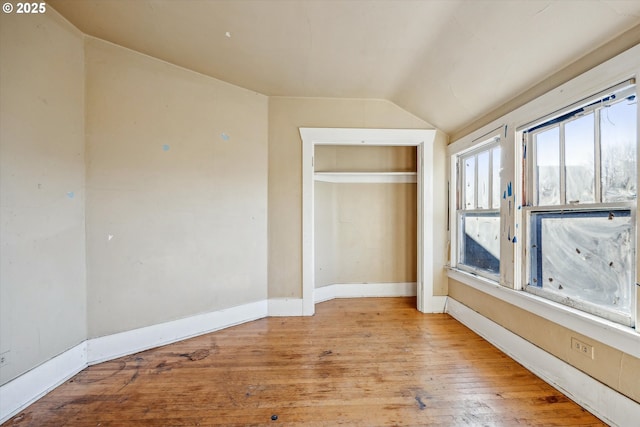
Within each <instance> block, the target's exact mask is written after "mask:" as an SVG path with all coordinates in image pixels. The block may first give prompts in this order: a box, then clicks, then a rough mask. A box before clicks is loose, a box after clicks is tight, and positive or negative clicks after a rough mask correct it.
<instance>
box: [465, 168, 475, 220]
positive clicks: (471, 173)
mask: <svg viewBox="0 0 640 427" xmlns="http://www.w3.org/2000/svg"><path fill="white" fill-rule="evenodd" d="M475 171H476V157H475V156H471V157H467V158H466V159H464V209H475V207H476V203H475V200H474V198H475V190H476V187H475V180H476V173H475Z"/></svg>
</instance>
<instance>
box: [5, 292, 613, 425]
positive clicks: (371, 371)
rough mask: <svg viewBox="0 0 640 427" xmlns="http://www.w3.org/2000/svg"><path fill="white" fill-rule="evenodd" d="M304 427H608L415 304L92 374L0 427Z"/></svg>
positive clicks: (270, 325)
mask: <svg viewBox="0 0 640 427" xmlns="http://www.w3.org/2000/svg"><path fill="white" fill-rule="evenodd" d="M272 415H277V416H278V419H277V420H271V417H272ZM302 424H304V425H311V426H313V425H318V426H324V425H366V426H371V425H403V426H411V425H415V426H424V425H433V426H515V425H520V426H602V425H605V424H603V423H602V422H601V421H600V420H598V419H597V418H596V417H594V416H593V415H591V414H590V413H588V412H587V411H585V410H584V409H582V408H580V407H579V406H578V405H577V404H575V403H574V402H572V401H571V400H569V399H568V398H567V397H566V396H564V395H563V394H562V393H560V392H559V391H557V390H555V389H554V388H552V387H551V386H549V385H548V384H546V383H545V382H543V381H542V380H540V379H539V378H537V377H536V376H535V375H533V374H532V373H530V372H529V371H527V370H526V369H525V368H524V367H522V366H521V365H519V364H518V363H516V362H514V361H513V360H512V359H510V358H509V357H508V356H506V355H505V354H504V353H502V352H500V351H499V350H497V349H496V348H495V347H493V346H491V345H490V344H489V343H487V342H486V341H485V340H483V339H482V338H480V337H479V336H478V335H476V334H474V333H473V332H472V331H470V330H469V329H467V328H466V327H465V326H463V325H461V324H460V323H459V322H457V321H456V320H455V319H453V318H451V317H450V316H448V315H446V314H433V315H425V314H422V313H419V312H418V311H417V310H416V309H415V298H363V299H349V300H333V301H328V302H325V303H322V304H319V305H317V307H316V315H315V316H313V317H304V318H303V317H292V318H268V319H262V320H258V321H255V322H250V323H247V324H243V325H238V326H234V327H231V328H228V329H225V330H222V331H218V332H215V333H211V334H207V335H203V336H200V337H197V338H193V339H189V340H186V341H182V342H179V343H176V344H172V345H168V346H165V347H161V348H157V349H153V350H149V351H145V352H141V353H138V354H136V355H132V356H127V357H123V358H120V359H117V360H113V361H109V362H105V363H102V364H100V365H96V366H92V367H89V368H87V369H85V370H83V371H82V372H80V373H79V374H78V375H76V376H75V377H74V378H72V379H71V380H69V381H67V382H66V383H65V384H63V385H62V386H60V387H58V388H57V389H56V390H54V391H52V392H51V393H49V394H48V395H47V396H45V397H44V398H42V399H41V400H39V401H38V402H36V403H34V404H33V405H31V406H30V407H28V408H27V409H25V410H24V411H23V412H22V413H20V414H19V415H17V416H16V417H14V418H13V419H11V420H9V421H8V422H7V423H6V424H5V425H7V426H74V427H76V426H80V427H82V426H101V427H106V426H134V427H135V426H195V425H200V426H207V425H211V426H213V425H225V426H233V425H238V426H246V425H269V426H276V425H302Z"/></svg>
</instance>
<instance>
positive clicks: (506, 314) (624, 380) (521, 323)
mask: <svg viewBox="0 0 640 427" xmlns="http://www.w3.org/2000/svg"><path fill="white" fill-rule="evenodd" d="M449 295H450V296H451V297H452V298H454V299H455V300H457V301H460V302H461V303H463V304H465V305H466V306H468V307H469V308H471V309H473V310H474V311H477V312H478V313H480V314H482V315H483V316H485V317H487V318H489V319H491V320H493V321H494V322H496V323H498V324H499V325H501V326H503V327H504V328H506V329H508V330H510V331H511V332H513V333H515V334H517V335H519V336H521V337H522V338H524V339H526V340H527V341H529V342H531V343H533V344H535V345H536V346H538V347H540V348H542V349H543V350H545V351H547V352H549V353H551V354H553V355H554V356H556V357H557V358H559V359H561V360H564V361H565V362H567V363H569V364H570V365H572V366H575V367H576V368H577V369H580V370H581V371H583V372H585V373H587V374H588V375H590V376H592V377H593V378H595V379H597V380H598V381H600V382H602V383H604V384H606V385H608V386H609V387H611V388H613V389H614V390H617V391H619V392H620V393H622V394H624V395H626V396H628V397H630V398H631V399H634V400H635V401H637V402H640V359H637V358H635V357H633V356H630V355H628V354H626V353H623V352H621V351H619V350H616V349H614V348H611V347H609V346H607V345H605V344H603V343H601V342H598V341H595V340H593V339H592V338H590V337H587V336H584V335H581V334H578V333H576V332H574V331H572V330H570V329H567V328H565V327H563V326H561V325H558V324H556V323H553V322H551V321H549V320H547V319H545V318H543V317H540V316H537V315H535V314H533V313H530V312H528V311H526V310H522V309H520V308H517V307H514V306H513V305H511V304H509V303H506V302H504V301H501V300H499V299H496V298H493V297H491V296H489V295H487V294H485V293H483V292H480V291H478V290H476V289H473V288H471V287H469V286H466V285H464V284H462V283H460V282H458V281H456V280H452V279H450V280H449ZM514 319H517V321H514ZM571 337H575V338H577V339H579V340H580V341H582V342H584V343H587V344H590V345H592V346H593V347H594V354H595V358H594V359H590V358H587V357H584V356H583V355H582V354H579V353H577V352H575V351H572V350H571Z"/></svg>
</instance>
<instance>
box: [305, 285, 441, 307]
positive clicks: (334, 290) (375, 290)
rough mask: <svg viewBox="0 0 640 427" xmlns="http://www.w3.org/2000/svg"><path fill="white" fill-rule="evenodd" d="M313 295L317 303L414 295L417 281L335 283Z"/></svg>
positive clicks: (315, 291)
mask: <svg viewBox="0 0 640 427" xmlns="http://www.w3.org/2000/svg"><path fill="white" fill-rule="evenodd" d="M313 295H314V301H315V302H316V303H319V302H324V301H329V300H332V299H335V298H366V297H414V296H416V282H398V283H334V284H331V285H327V286H322V287H320V288H315V290H314V293H313ZM443 308H444V307H443Z"/></svg>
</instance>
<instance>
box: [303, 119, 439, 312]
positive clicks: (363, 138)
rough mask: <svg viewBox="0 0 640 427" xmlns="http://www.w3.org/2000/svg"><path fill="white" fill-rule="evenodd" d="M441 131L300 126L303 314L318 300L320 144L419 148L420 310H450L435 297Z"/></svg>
mask: <svg viewBox="0 0 640 427" xmlns="http://www.w3.org/2000/svg"><path fill="white" fill-rule="evenodd" d="M436 132H437V131H436V130H435V129H355V128H300V136H301V138H302V299H303V303H302V304H303V314H304V315H306V316H310V315H313V313H314V312H315V302H314V287H315V286H314V284H315V278H314V272H315V271H314V235H313V234H314V231H313V230H314V227H313V223H314V214H313V213H314V208H313V203H314V188H313V187H314V186H313V183H314V165H313V154H314V151H315V150H314V149H315V146H316V145H362V146H373V145H383V146H414V147H417V152H418V159H417V162H418V168H417V177H416V178H417V184H418V200H417V205H418V213H417V222H418V223H417V232H418V236H417V237H418V239H417V240H418V271H417V294H418V310H420V311H422V312H434V311H440V312H442V310H443V309H444V298H442V297H434V296H433V277H434V265H433V250H434V239H433V230H434V222H433V219H434V217H433V200H434V192H433V185H434V176H433V170H434V168H433V162H434V158H433V157H434V156H433V143H434V141H435V138H436ZM440 305H442V307H439V306H440Z"/></svg>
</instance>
